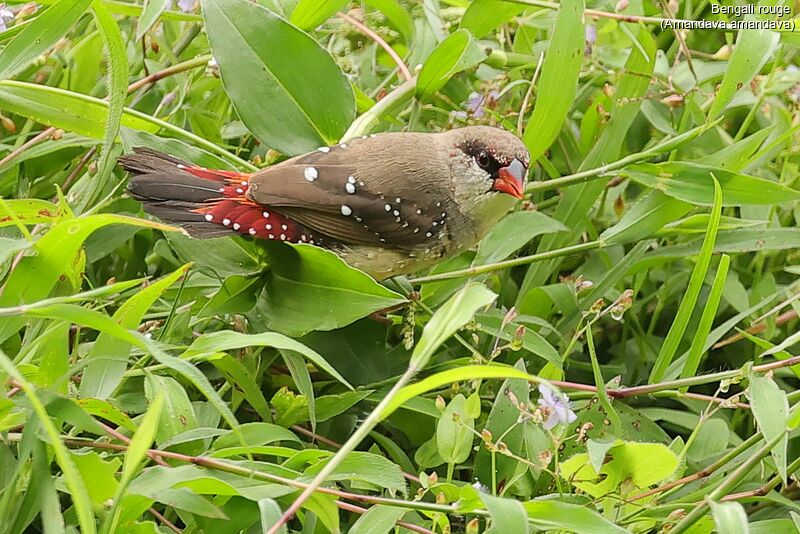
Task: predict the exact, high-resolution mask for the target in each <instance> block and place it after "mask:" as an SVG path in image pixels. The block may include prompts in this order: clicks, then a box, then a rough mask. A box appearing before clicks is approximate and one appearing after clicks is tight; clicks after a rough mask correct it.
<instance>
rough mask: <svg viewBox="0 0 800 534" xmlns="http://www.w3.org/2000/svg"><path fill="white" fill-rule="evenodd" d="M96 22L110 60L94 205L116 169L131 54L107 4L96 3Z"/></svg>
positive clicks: (92, 197)
mask: <svg viewBox="0 0 800 534" xmlns="http://www.w3.org/2000/svg"><path fill="white" fill-rule="evenodd" d="M92 10H93V11H94V18H95V22H96V23H97V27H98V29H99V30H100V33H101V35H102V36H103V39H104V40H105V50H106V56H107V58H108V59H107V63H108V74H107V76H106V87H107V100H108V101H109V104H108V113H107V114H106V121H105V123H104V124H103V126H104V130H105V131H104V133H103V146H102V148H101V149H100V158H99V165H98V169H97V174H96V175H95V176H94V181H95V186H94V187H95V189H94V191H92V192H91V193H90V196H89V198H87V199H86V201H85V202H86V203H87V204H89V205H91V204H92V203H93V202H92V201H93V200H94V198H96V197H97V196H98V195H100V194H104V193H105V189H106V187H105V185H106V182H107V181H108V179H109V176H110V175H111V172H112V170H113V168H114V163H115V161H114V152H113V151H112V149H113V148H114V143H115V141H116V139H117V134H118V133H119V128H120V125H121V124H122V113H123V110H124V108H125V95H127V94H128V56H127V53H126V50H125V44H124V43H123V40H122V34H121V33H120V31H119V26H117V23H116V21H115V20H114V17H112V16H111V14H110V13H109V11H108V9H107V8H106V5H105V3H103V2H99V1H98V2H95V3H94V5H93V6H92Z"/></svg>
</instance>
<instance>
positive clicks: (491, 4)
mask: <svg viewBox="0 0 800 534" xmlns="http://www.w3.org/2000/svg"><path fill="white" fill-rule="evenodd" d="M523 9H525V6H523V5H521V4H515V3H512V2H506V1H504V0H474V1H473V2H471V3H470V4H469V7H467V11H466V12H465V13H464V16H463V17H461V26H460V27H461V28H465V29H467V30H469V31H470V32H472V34H473V35H474V36H475V37H477V38H478V39H480V38H481V37H483V36H485V35H486V34H487V33H489V32H491V31H492V30H494V29H495V28H497V27H498V26H500V25H501V24H504V23H506V22H508V21H509V20H511V18H512V17H514V16H515V15H517V14H519V13H520V12H521V11H522V10H523Z"/></svg>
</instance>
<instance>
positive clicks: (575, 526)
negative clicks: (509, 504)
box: [523, 499, 629, 534]
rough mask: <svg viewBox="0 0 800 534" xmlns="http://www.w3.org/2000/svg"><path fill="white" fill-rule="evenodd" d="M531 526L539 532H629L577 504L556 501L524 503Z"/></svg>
mask: <svg viewBox="0 0 800 534" xmlns="http://www.w3.org/2000/svg"><path fill="white" fill-rule="evenodd" d="M523 506H524V507H525V510H526V511H527V512H528V521H529V522H530V524H531V526H533V527H534V528H536V529H539V530H548V531H551V530H552V531H556V530H564V529H566V530H569V531H570V532H574V533H575V534H597V533H598V532H603V534H628V533H629V531H628V530H626V529H624V528H622V527H619V526H617V525H615V524H614V523H612V522H611V521H609V520H608V519H606V518H605V517H603V516H601V515H600V514H598V513H597V512H595V511H594V510H591V509H589V508H588V507H585V506H579V505H577V504H570V503H565V502H559V501H555V500H552V499H551V500H541V501H528V502H526V503H523Z"/></svg>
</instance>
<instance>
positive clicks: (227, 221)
mask: <svg viewBox="0 0 800 534" xmlns="http://www.w3.org/2000/svg"><path fill="white" fill-rule="evenodd" d="M230 223H231V220H230V219H227V218H225V219H222V225H223V226H228V225H229V224H230Z"/></svg>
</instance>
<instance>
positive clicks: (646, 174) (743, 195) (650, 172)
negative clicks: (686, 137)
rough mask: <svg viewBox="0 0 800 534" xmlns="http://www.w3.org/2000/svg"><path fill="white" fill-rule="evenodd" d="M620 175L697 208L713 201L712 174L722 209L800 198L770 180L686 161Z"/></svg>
mask: <svg viewBox="0 0 800 534" xmlns="http://www.w3.org/2000/svg"><path fill="white" fill-rule="evenodd" d="M622 174H623V175H624V176H628V177H630V178H631V179H633V180H636V181H637V182H639V183H640V184H642V185H644V186H647V187H651V188H653V189H656V190H658V191H662V192H664V193H665V194H667V195H669V196H671V197H673V198H677V199H678V200H682V201H684V202H689V203H691V204H695V205H700V206H710V205H711V204H712V203H713V202H714V183H713V180H712V179H711V177H712V175H713V176H714V177H716V179H717V180H718V181H719V185H720V186H721V187H722V205H723V206H743V205H748V204H763V205H773V204H779V203H781V202H788V201H791V200H798V199H800V191H795V190H794V189H791V188H789V187H786V186H785V185H782V184H779V183H776V182H773V181H771V180H766V179H764V178H758V177H756V176H750V175H747V174H741V173H737V172H733V171H729V170H726V169H721V168H715V167H708V166H706V165H701V164H699V163H690V162H688V161H668V162H664V163H642V164H639V165H632V166H630V167H628V168H627V169H625V170H624V171H623V172H622Z"/></svg>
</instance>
